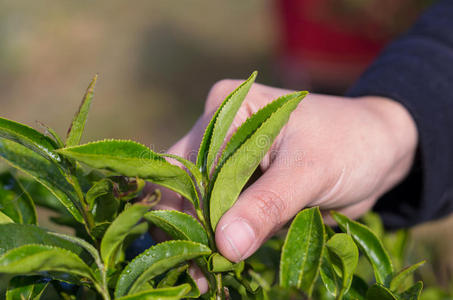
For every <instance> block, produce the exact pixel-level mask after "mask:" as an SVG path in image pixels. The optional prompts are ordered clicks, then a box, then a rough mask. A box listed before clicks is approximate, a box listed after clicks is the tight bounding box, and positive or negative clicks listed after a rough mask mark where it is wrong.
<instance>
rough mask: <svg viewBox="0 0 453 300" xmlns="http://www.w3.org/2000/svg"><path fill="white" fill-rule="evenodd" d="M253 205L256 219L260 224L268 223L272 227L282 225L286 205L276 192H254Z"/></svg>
mask: <svg viewBox="0 0 453 300" xmlns="http://www.w3.org/2000/svg"><path fill="white" fill-rule="evenodd" d="M254 202H255V203H254V204H255V206H256V208H257V210H258V214H257V217H258V219H259V221H261V222H262V223H270V224H271V225H272V226H273V227H276V226H280V225H282V224H283V223H284V216H285V212H286V210H287V203H286V202H285V201H284V200H283V198H282V197H281V196H280V195H279V194H278V193H276V192H273V191H258V192H255V196H254Z"/></svg>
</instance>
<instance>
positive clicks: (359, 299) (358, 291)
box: [343, 275, 368, 300]
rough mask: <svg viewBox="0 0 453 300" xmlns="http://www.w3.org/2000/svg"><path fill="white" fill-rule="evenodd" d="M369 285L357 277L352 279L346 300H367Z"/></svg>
mask: <svg viewBox="0 0 453 300" xmlns="http://www.w3.org/2000/svg"><path fill="white" fill-rule="evenodd" d="M367 290H368V284H367V283H366V282H365V280H363V279H362V278H360V277H359V276H357V275H354V276H353V277H352V284H351V287H350V288H349V291H348V292H347V293H346V295H344V298H343V299H344V300H365V296H366V292H367Z"/></svg>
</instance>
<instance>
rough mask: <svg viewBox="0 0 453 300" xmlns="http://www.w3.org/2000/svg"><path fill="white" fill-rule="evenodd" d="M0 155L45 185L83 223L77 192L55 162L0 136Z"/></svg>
mask: <svg viewBox="0 0 453 300" xmlns="http://www.w3.org/2000/svg"><path fill="white" fill-rule="evenodd" d="M0 156H2V157H3V158H4V159H5V160H6V161H7V162H8V163H9V164H10V165H11V166H13V167H14V168H17V169H19V170H21V171H22V172H24V173H26V174H28V175H30V176H31V177H33V178H34V179H35V180H36V181H38V182H39V183H41V184H42V185H43V186H45V187H46V188H47V189H48V190H49V191H50V192H51V193H52V194H53V195H54V196H55V197H56V198H57V199H58V200H59V201H60V202H61V203H62V204H63V205H64V206H65V207H66V208H67V210H68V211H69V212H70V213H71V214H72V215H73V216H74V218H75V219H76V220H77V221H78V222H80V223H83V217H82V214H81V211H82V208H81V205H80V202H79V200H78V197H77V194H76V192H75V191H74V188H73V186H72V185H71V184H69V183H68V182H67V181H66V180H65V178H64V176H63V175H62V173H61V171H60V169H59V168H58V166H57V165H56V164H54V163H52V162H50V161H48V160H46V159H45V158H43V157H42V156H40V155H39V154H36V153H35V152H33V151H31V150H29V149H27V148H25V147H24V146H21V145H20V144H17V143H15V142H11V141H9V140H6V139H1V138H0Z"/></svg>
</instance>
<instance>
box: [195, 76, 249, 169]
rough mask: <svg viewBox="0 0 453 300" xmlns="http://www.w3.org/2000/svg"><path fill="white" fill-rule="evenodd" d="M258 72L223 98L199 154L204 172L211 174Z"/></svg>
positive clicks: (198, 157) (200, 165)
mask: <svg viewBox="0 0 453 300" xmlns="http://www.w3.org/2000/svg"><path fill="white" fill-rule="evenodd" d="M257 74H258V73H257V72H256V71H255V72H253V73H252V75H251V76H250V77H249V78H248V79H247V80H246V81H245V82H244V83H242V84H241V85H240V86H239V87H238V88H237V89H235V90H234V91H233V92H232V93H231V94H230V95H228V96H227V97H226V98H225V100H223V102H222V104H221V105H220V106H219V108H218V109H217V111H216V112H215V114H214V116H213V117H212V119H211V121H210V122H209V124H208V126H207V127H206V130H205V132H204V135H203V140H202V141H201V145H200V149H199V151H198V156H197V167H198V168H200V169H201V170H202V172H203V173H205V174H207V175H209V172H210V170H211V167H212V164H213V163H214V160H215V158H216V156H217V153H218V152H219V149H220V147H221V146H222V144H223V142H224V140H225V137H226V134H227V132H228V129H229V128H230V126H231V123H233V120H234V117H235V116H236V113H237V112H238V110H239V108H240V107H241V104H242V102H243V101H244V99H245V96H247V93H248V92H249V90H250V87H251V86H252V84H253V82H254V81H255V78H256V75H257Z"/></svg>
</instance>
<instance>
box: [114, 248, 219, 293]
mask: <svg viewBox="0 0 453 300" xmlns="http://www.w3.org/2000/svg"><path fill="white" fill-rule="evenodd" d="M209 254H211V250H210V249H209V248H208V247H206V246H205V245H203V244H199V243H195V242H190V241H167V242H164V243H161V244H157V245H156V246H153V247H151V248H150V249H148V250H147V251H145V252H143V253H142V254H140V255H139V256H137V257H136V258H135V259H134V260H133V261H131V262H130V263H129V264H128V265H127V266H126V268H124V270H123V272H122V273H121V275H120V276H119V278H118V282H117V285H116V289H115V297H121V296H124V295H126V294H133V293H135V292H136V291H137V290H138V289H139V287H140V285H142V284H143V283H145V282H147V281H149V280H151V279H153V278H154V277H155V276H157V275H160V274H162V273H164V272H166V271H167V270H168V269H170V268H172V267H174V266H176V265H178V264H180V263H182V262H184V261H187V260H191V259H194V258H196V257H199V256H205V255H209Z"/></svg>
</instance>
